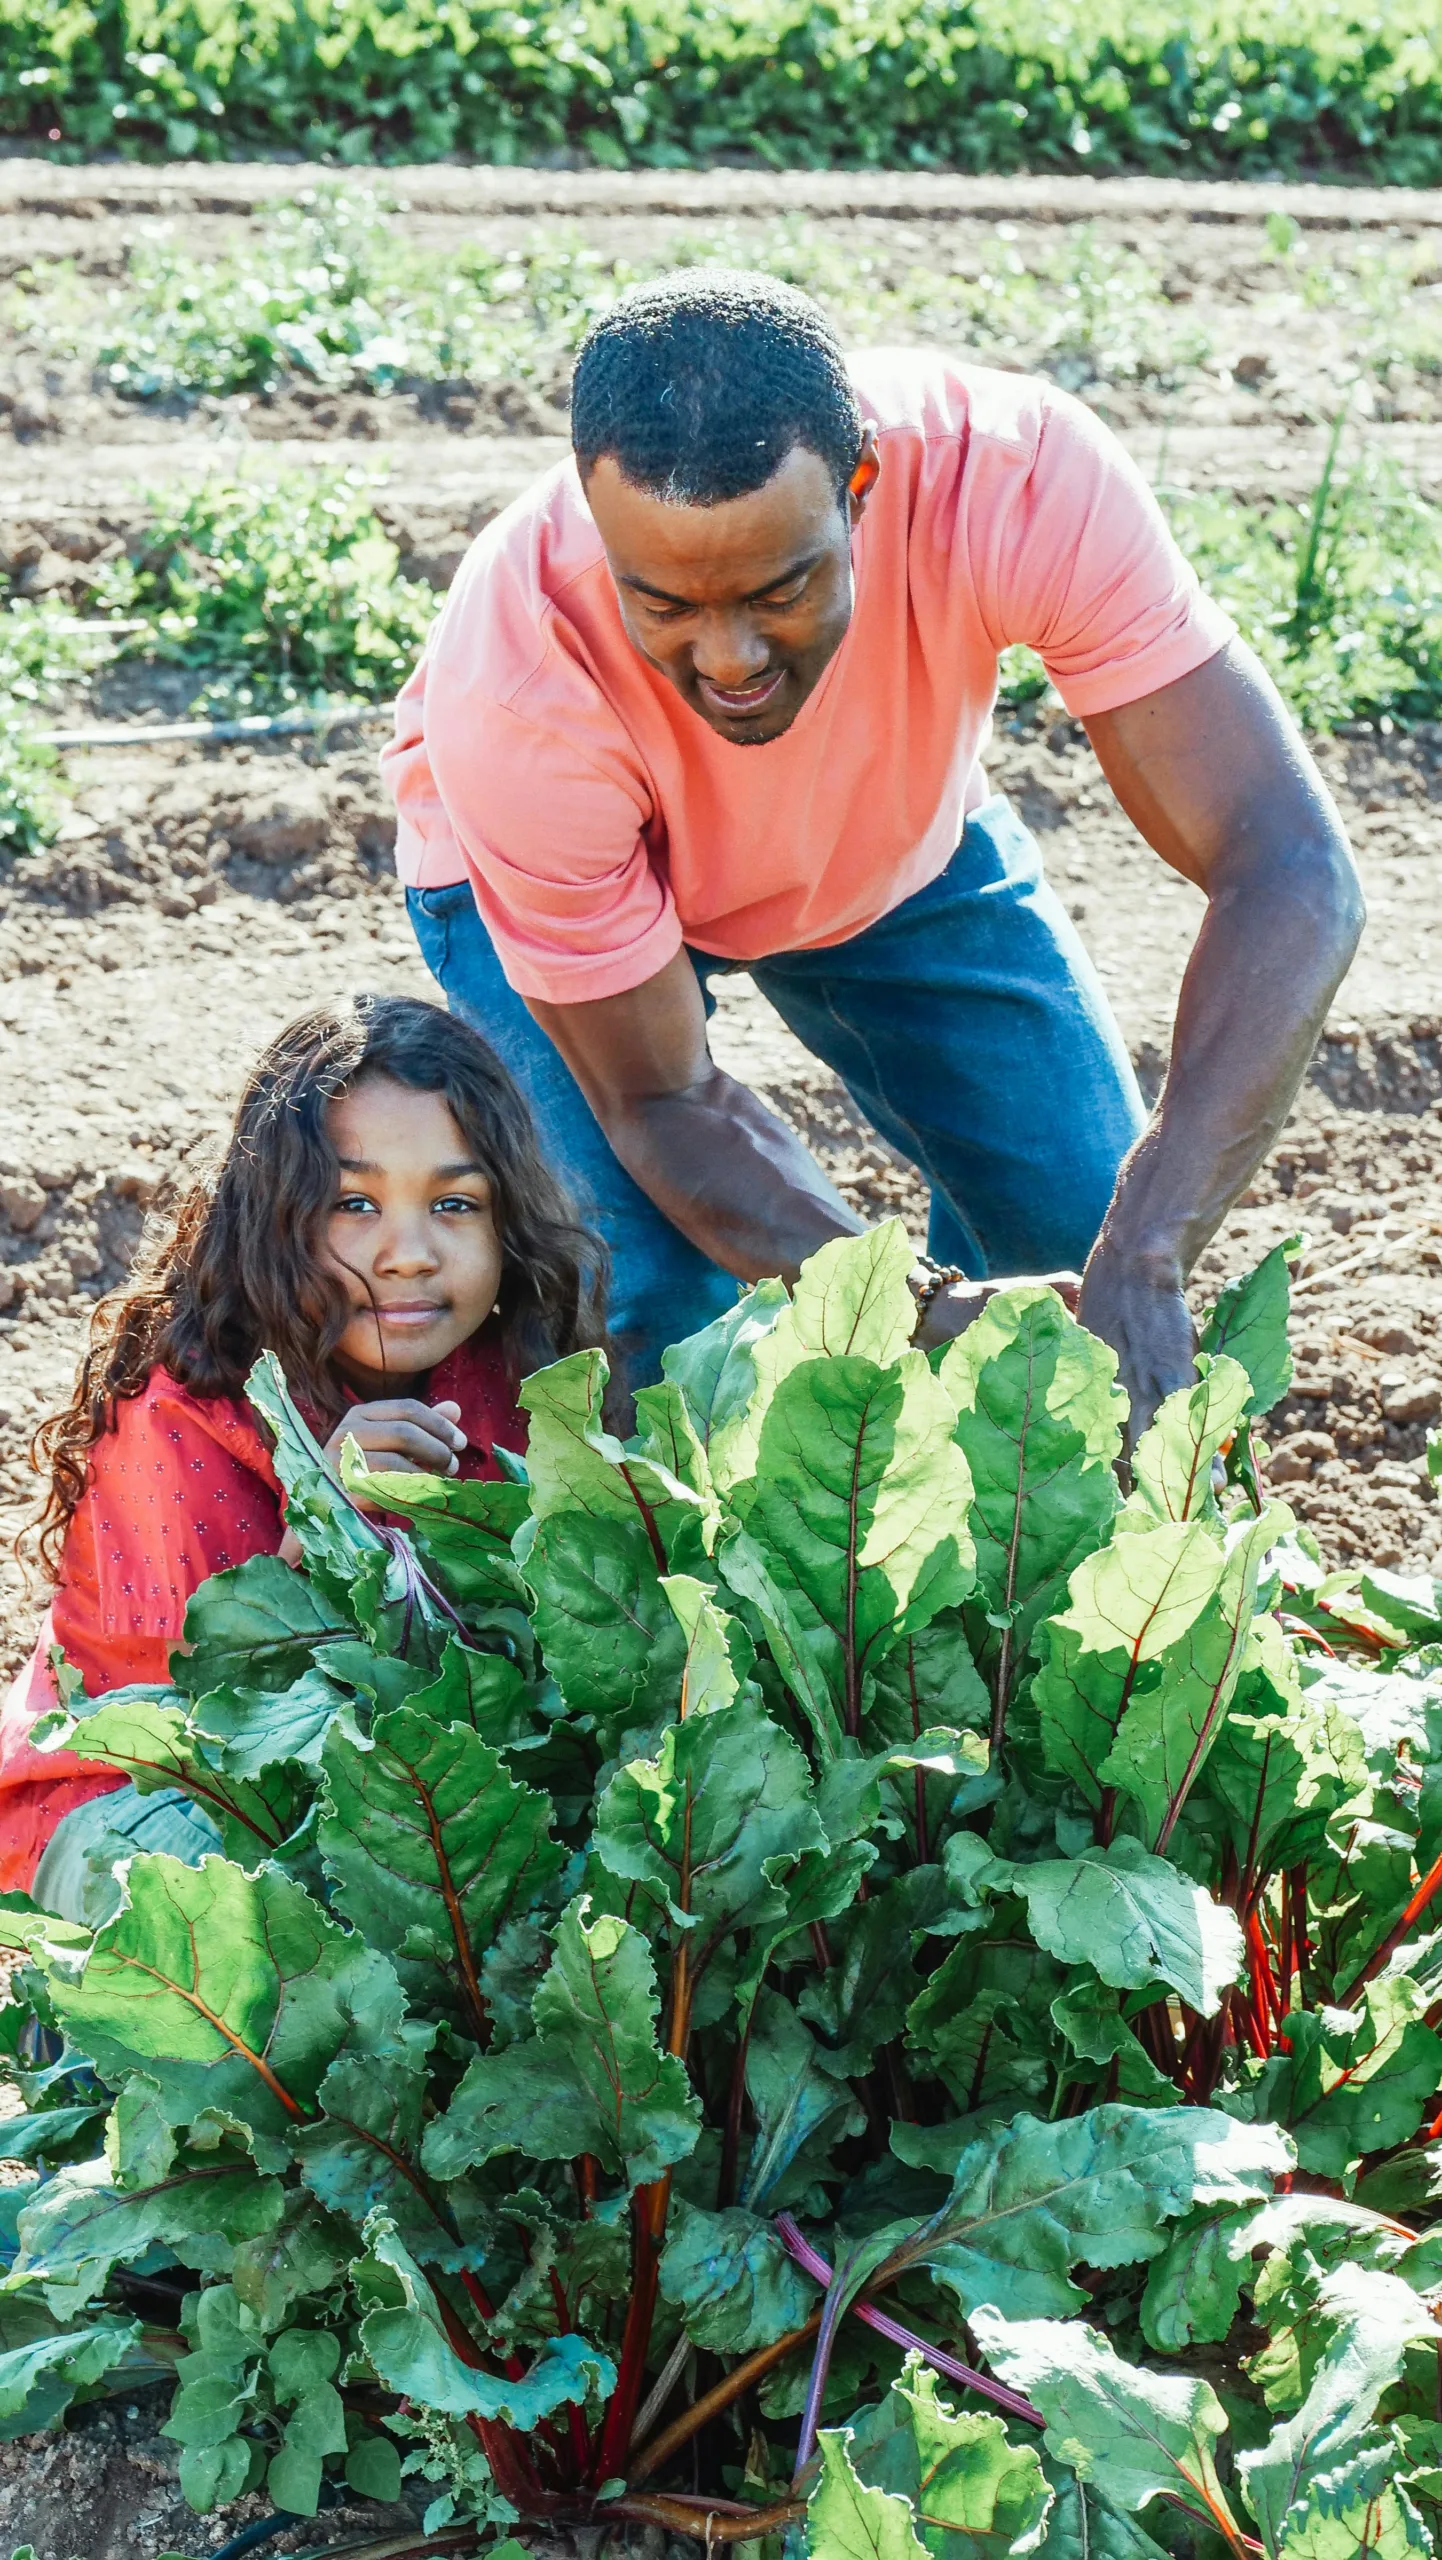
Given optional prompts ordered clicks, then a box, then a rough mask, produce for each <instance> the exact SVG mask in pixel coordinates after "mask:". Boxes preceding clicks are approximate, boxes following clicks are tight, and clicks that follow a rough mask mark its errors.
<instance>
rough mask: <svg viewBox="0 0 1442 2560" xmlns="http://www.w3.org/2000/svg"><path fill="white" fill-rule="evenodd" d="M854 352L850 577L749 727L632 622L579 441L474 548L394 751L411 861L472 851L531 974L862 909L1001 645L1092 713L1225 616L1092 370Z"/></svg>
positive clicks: (870, 903)
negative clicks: (836, 642)
mask: <svg viewBox="0 0 1442 2560" xmlns="http://www.w3.org/2000/svg"><path fill="white" fill-rule="evenodd" d="M852 372H853V376H854V380H855V383H856V389H857V393H858V396H859V399H860V403H861V408H862V411H863V414H864V415H865V416H867V417H869V418H872V419H874V420H875V422H876V425H877V428H878V431H879V444H880V451H881V476H880V479H879V481H878V482H877V485H876V487H875V489H874V490H873V491H872V494H871V498H870V501H869V503H868V505H867V508H866V511H865V513H864V515H863V516H862V519H861V522H860V525H859V526H858V528H857V531H856V533H855V535H854V537H853V540H852V562H853V572H854V581H855V607H854V611H853V614H852V619H851V623H850V627H849V629H848V630H847V633H846V636H845V638H844V639H843V641H842V643H841V646H840V648H839V649H838V651H837V653H836V655H835V657H834V658H833V659H832V660H831V663H830V665H829V666H828V667H827V669H826V671H825V673H824V674H823V676H822V678H821V681H820V683H819V684H818V685H817V687H816V689H815V691H814V692H813V693H812V694H811V695H810V697H809V698H808V700H807V701H806V703H805V704H804V705H803V707H802V710H801V711H800V713H799V714H798V716H797V718H796V720H795V721H794V722H793V723H792V726H791V727H790V728H789V729H788V730H787V731H786V732H785V733H784V735H783V736H781V737H779V738H776V739H773V740H772V741H771V742H770V743H769V744H768V745H766V746H735V745H732V744H731V743H730V742H729V741H727V740H726V739H723V738H720V737H718V736H717V735H716V732H715V731H714V730H713V729H711V728H709V727H708V726H707V724H706V722H705V721H704V720H702V718H701V717H700V715H699V713H697V712H695V711H693V710H692V709H691V708H690V706H689V704H687V703H686V702H684V701H683V700H682V698H681V696H680V695H679V694H678V693H677V692H676V691H675V689H674V687H673V686H671V685H670V684H668V683H667V681H666V679H665V678H664V677H663V676H661V675H659V674H657V672H656V671H655V669H654V668H652V667H650V666H648V665H647V663H646V661H645V659H644V658H642V657H641V656H640V654H639V652H638V651H637V650H636V649H635V648H633V646H632V644H631V642H630V641H629V640H628V639H627V637H626V634H625V631H624V629H623V627H622V623H621V616H620V611H619V608H618V604H617V599H616V592H615V588H614V586H613V584H612V581H611V577H610V573H609V571H608V569H607V567H606V562H605V557H604V555H603V552H602V549H601V542H600V537H599V535H598V534H597V532H596V528H595V525H594V524H593V522H592V520H591V515H590V511H589V509H588V507H587V505H586V501H585V497H584V495H583V493H582V489H581V484H580V479H579V477H578V474H577V471H576V467H575V464H574V462H566V463H564V464H562V465H561V466H559V467H558V468H557V469H556V470H553V471H551V472H549V473H548V474H547V475H546V476H545V477H544V478H542V479H541V480H539V481H537V483H536V484H535V486H534V487H533V488H531V489H529V490H527V491H526V492H525V494H524V495H523V496H522V497H520V498H518V499H517V500H516V501H515V503H514V504H513V505H512V506H510V507H508V508H507V509H506V511H505V512H504V514H502V515H500V516H498V517H497V518H496V520H495V522H494V523H493V524H491V525H489V526H487V528H486V530H485V532H484V533H482V534H481V535H480V537H479V539H478V540H477V541H476V542H475V543H473V544H472V546H471V549H470V551H469V552H468V553H467V555H466V558H465V560H464V561H463V563H462V565H461V569H460V573H459V575H458V577H457V579H456V582H455V585H454V586H453V588H452V589H451V592H450V595H449V597H448V598H447V601H446V605H445V609H444V611H443V612H442V614H441V616H440V619H439V622H438V624H437V626H436V630H435V633H434V636H433V637H432V639H431V641H430V644H429V646H428V647H427V649H426V653H425V656H424V658H423V659H422V661H421V664H420V666H419V667H418V669H417V671H416V673H415V675H414V676H413V677H412V679H411V681H410V683H409V684H408V685H407V686H406V689H405V691H404V693H403V694H402V695H401V697H400V701H399V703H398V704H397V707H396V729H395V737H394V740H393V741H392V742H391V743H390V744H389V745H388V746H387V747H386V749H385V751H384V754H383V757H382V764H383V769H384V771H385V774H386V778H387V781H388V783H389V786H390V789H391V792H392V794H393V796H394V799H395V803H396V809H397V814H398V819H399V827H398V836H397V861H398V867H399V870H400V873H401V877H402V879H403V880H405V881H406V882H407V883H409V884H410V885H412V886H414V887H419V888H436V887H440V886H443V885H445V884H447V883H450V882H454V881H460V880H465V879H467V878H469V880H470V881H471V883H472V886H473V888H474V890H475V895H476V901H477V904H478V905H479V907H480V911H481V915H482V917H483V919H484V921H485V923H486V925H487V927H488V929H489V931H490V934H491V936H492V939H493V940H494V942H495V945H496V948H497V950H498V952H499V954H500V957H501V961H502V964H503V966H504V968H505V971H506V975H507V977H508V978H509V980H510V982H511V984H512V985H513V986H514V987H516V988H517V989H518V990H519V992H520V993H521V994H522V995H523V996H536V997H540V998H542V999H545V1000H548V1001H550V1002H554V1003H566V1002H571V1001H586V1000H588V999H590V998H593V997H598V996H607V995H617V994H620V993H623V992H624V991H625V990H626V989H628V988H630V987H635V986H639V985H640V984H641V983H642V982H643V981H644V980H645V979H647V978H649V977H652V976H654V974H655V973H656V971H657V970H658V969H660V968H662V967H664V965H665V963H666V962H667V961H668V960H670V959H671V958H672V957H673V956H674V955H675V953H676V952H677V951H678V950H679V949H680V947H681V945H682V943H683V941H684V942H689V943H694V944H696V945H698V946H699V948H700V949H701V950H703V951H707V952H714V953H717V954H719V955H720V956H721V957H722V958H725V959H731V960H741V961H746V960H755V959H759V958H762V957H764V956H765V955H767V954H770V953H775V952H781V951H806V950H813V949H816V948H819V947H821V946H823V945H825V944H827V943H833V942H844V941H847V940H849V939H850V938H851V936H852V935H854V934H858V933H860V932H862V931H864V929H865V928H866V926H867V925H869V924H873V923H874V922H875V921H876V919H877V917H878V916H881V915H885V914H886V913H887V912H888V911H889V910H890V909H891V908H892V907H895V906H898V905H899V904H900V903H901V901H902V900H903V899H905V898H908V897H910V896H912V895H913V894H914V892H915V891H917V890H918V889H921V888H924V887H925V886H926V884H927V883H928V882H929V881H931V880H933V879H935V878H936V877H937V876H938V874H939V873H940V872H942V871H944V870H945V868H946V865H947V863H948V862H949V861H950V859H951V856H952V854H953V852H954V851H955V849H956V845H957V843H958V841H959V839H960V835H961V830H962V824H963V821H964V818H965V816H966V813H967V811H968V810H969V809H972V808H975V807H976V806H977V805H978V803H979V802H980V801H981V800H983V799H984V798H985V797H986V790H987V786H986V781H985V777H984V775H983V773H982V769H981V757H982V754H983V751H984V748H985V745H986V740H987V735H988V729H989V724H990V719H991V712H992V707H993V704H994V702H995V700H996V690H997V659H998V655H999V653H1000V651H1002V650H1003V649H1005V648H1007V647H1008V646H1009V645H1010V644H1011V643H1012V642H1015V641H1026V642H1028V643H1029V644H1030V645H1031V647H1032V648H1034V649H1036V650H1038V651H1039V652H1040V654H1041V657H1042V658H1043V660H1044V662H1045V664H1046V667H1047V671H1048V673H1049V675H1050V676H1051V679H1052V681H1053V683H1054V684H1055V685H1056V687H1057V690H1058V692H1059V693H1060V694H1061V697H1062V699H1063V701H1064V702H1065V703H1066V705H1067V707H1068V709H1069V710H1070V711H1072V712H1074V713H1076V714H1078V715H1083V716H1084V715H1087V714H1090V713H1093V712H1100V711H1111V710H1115V709H1116V708H1117V706H1118V705H1119V704H1121V703H1125V702H1134V701H1137V700H1139V699H1140V698H1141V697H1142V696H1143V695H1144V694H1148V693H1154V692H1156V691H1157V690H1158V689H1159V688H1160V687H1161V686H1163V685H1168V684H1171V683H1173V682H1174V681H1175V680H1176V679H1177V678H1178V677H1180V676H1184V675H1189V674H1190V673H1191V672H1192V670H1193V669H1194V668H1196V667H1199V666H1201V665H1203V664H1204V663H1205V661H1206V660H1207V659H1208V658H1211V657H1213V656H1215V654H1216V652H1217V651H1218V650H1219V649H1220V648H1221V647H1223V645H1224V644H1225V642H1226V641H1227V640H1228V639H1229V638H1230V637H1231V636H1232V632H1233V625H1232V623H1231V622H1230V621H1229V620H1228V618H1227V616H1226V615H1225V614H1224V613H1223V612H1222V611H1221V610H1220V608H1219V607H1218V606H1216V605H1215V604H1212V603H1211V602H1209V601H1208V599H1207V598H1206V597H1205V596H1204V595H1203V594H1202V592H1201V590H1200V588H1199V586H1198V584H1197V580H1196V577H1195V575H1194V574H1193V572H1192V570H1191V569H1190V568H1189V566H1188V565H1187V563H1186V561H1185V560H1184V559H1183V557H1182V555H1181V553H1180V551H1179V550H1178V549H1177V546H1176V544H1175V542H1174V541H1173V539H1172V537H1171V535H1170V533H1169V532H1168V530H1167V527H1166V524H1165V522H1164V521H1163V518H1162V515H1161V512H1160V510H1159V508H1158V506H1157V504H1156V501H1155V499H1154V498H1153V497H1152V495H1151V492H1150V491H1149V489H1148V488H1147V486H1146V484H1145V482H1144V481H1143V479H1142V476H1141V473H1140V472H1139V471H1138V470H1137V468H1136V466H1135V464H1134V463H1133V462H1132V461H1131V460H1130V459H1129V458H1128V456H1127V455H1126V453H1125V452H1124V451H1123V450H1122V447H1121V446H1120V445H1119V444H1118V442H1117V441H1116V438H1115V437H1114V436H1113V435H1112V434H1111V433H1110V432H1109V430H1108V429H1107V428H1106V427H1104V426H1103V425H1102V423H1101V421H1100V420H1099V419H1098V418H1096V417H1094V416H1093V414H1092V412H1091V411H1090V410H1089V409H1086V408H1084V407H1083V406H1082V405H1081V403H1080V402H1079V401H1076V400H1072V399H1069V398H1068V397H1067V395H1066V393H1065V392H1062V391H1058V390H1057V389H1055V388H1054V386H1053V385H1052V384H1051V383H1049V382H1043V381H1038V380H1033V379H1031V378H1029V377H1027V376H1025V375H1020V374H1011V373H993V372H991V371H989V370H987V369H986V368H985V367H983V366H979V365H969V364H962V363H958V362H955V361H953V360H952V359H951V358H950V357H948V356H945V355H941V354H937V353H934V352H921V353H915V354H897V353H892V352H873V353H870V354H865V355H859V356H857V357H855V358H854V359H853V362H852Z"/></svg>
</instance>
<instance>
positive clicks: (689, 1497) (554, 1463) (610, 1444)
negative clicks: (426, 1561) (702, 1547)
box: [518, 1351, 710, 1572]
mask: <svg viewBox="0 0 1442 2560" xmlns="http://www.w3.org/2000/svg"><path fill="white" fill-rule="evenodd" d="M608 1374H609V1371H608V1367H607V1362H606V1355H605V1353H604V1352H603V1351H576V1352H573V1353H572V1354H571V1357H570V1358H569V1359H568V1360H557V1361H555V1362H554V1363H553V1364H552V1366H551V1367H550V1368H549V1369H538V1370H537V1371H536V1373H535V1375H534V1376H533V1377H530V1378H527V1379H526V1381H525V1383H524V1385H523V1386H522V1388H521V1394H520V1400H521V1403H522V1404H523V1405H524V1406H525V1408H526V1411H527V1413H528V1414H529V1415H530V1431H529V1435H528V1437H527V1442H526V1472H527V1474H528V1476H529V1477H530V1483H531V1514H532V1517H533V1518H534V1519H536V1520H538V1521H540V1520H549V1519H550V1518H551V1517H552V1516H553V1514H555V1513H556V1512H567V1511H584V1512H589V1513H590V1514H591V1516H592V1517H593V1518H594V1519H597V1520H625V1521H631V1522H639V1523H640V1525H641V1526H642V1528H643V1529H644V1530H645V1533H646V1536H647V1539H648V1540H649V1542H650V1545H651V1549H652V1553H653V1555H654V1557H655V1561H656V1564H657V1566H658V1568H659V1569H660V1570H661V1571H662V1572H664V1571H665V1570H666V1565H667V1560H668V1549H667V1546H666V1537H667V1534H668V1533H669V1532H670V1531H672V1530H673V1529H674V1528H675V1527H676V1525H677V1515H678V1512H679V1514H680V1516H681V1518H682V1519H683V1520H686V1521H688V1522H689V1523H690V1524H692V1525H693V1526H699V1524H700V1521H701V1519H702V1517H703V1515H705V1514H707V1513H708V1511H709V1509H710V1498H709V1497H707V1496H704V1495H702V1494H701V1493H699V1492H698V1491H697V1490H696V1489H695V1488H693V1487H692V1486H690V1485H687V1484H685V1483H683V1482H682V1480H681V1478H680V1477H679V1476H675V1475H672V1474H671V1473H670V1471H669V1469H668V1468H666V1467H665V1466H663V1465H660V1464H658V1462H657V1461H656V1460H655V1459H654V1458H649V1457H643V1456H641V1455H639V1454H637V1453H636V1452H634V1451H631V1450H628V1449H627V1448H626V1447H625V1445H624V1444H623V1443H622V1442H621V1441H620V1440H618V1439H617V1438H616V1436H615V1434H614V1432H610V1431H608V1430H607V1429H606V1426H605V1422H604V1420H603V1418H602V1410H601V1408H602V1402H603V1399H604V1396H605V1391H606V1381H607V1377H608ZM522 1545H524V1541H522ZM518 1552H520V1549H518Z"/></svg>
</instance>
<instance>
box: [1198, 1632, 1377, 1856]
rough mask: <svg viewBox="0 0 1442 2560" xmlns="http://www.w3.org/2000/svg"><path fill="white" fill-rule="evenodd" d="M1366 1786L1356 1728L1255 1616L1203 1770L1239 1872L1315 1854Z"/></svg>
mask: <svg viewBox="0 0 1442 2560" xmlns="http://www.w3.org/2000/svg"><path fill="white" fill-rule="evenodd" d="M1366 1785H1367V1759H1366V1750H1365V1747H1364V1744H1363V1741H1362V1737H1361V1735H1360V1734H1359V1732H1358V1730H1357V1727H1356V1726H1355V1724H1354V1723H1353V1722H1352V1721H1351V1719H1350V1717H1348V1716H1347V1715H1346V1714H1344V1713H1342V1712H1341V1711H1339V1709H1338V1708H1337V1707H1336V1706H1335V1705H1334V1704H1333V1703H1332V1701H1331V1699H1330V1698H1329V1696H1328V1695H1327V1694H1326V1693H1325V1691H1321V1690H1318V1689H1315V1688H1308V1689H1305V1690H1304V1689H1303V1687H1302V1685H1301V1681H1300V1679H1299V1677H1298V1668H1297V1659H1296V1655H1295V1653H1294V1651H1293V1649H1292V1647H1291V1646H1290V1645H1289V1643H1288V1641H1287V1638H1286V1636H1285V1635H1284V1634H1283V1631H1282V1629H1281V1628H1280V1627H1279V1626H1278V1624H1277V1622H1276V1620H1275V1619H1274V1618H1269V1617H1260V1618H1258V1619H1257V1620H1256V1621H1255V1623H1254V1626H1253V1630H1252V1636H1251V1639H1250V1642H1249V1645H1248V1649H1247V1655H1246V1658H1245V1661H1244V1664H1243V1669H1242V1675H1241V1678H1240V1679H1239V1681H1238V1683H1237V1687H1236V1692H1235V1694H1234V1697H1233V1700H1232V1706H1231V1710H1230V1712H1229V1714H1228V1716H1227V1718H1226V1721H1225V1723H1224V1724H1223V1726H1222V1730H1221V1733H1220V1734H1219V1736H1218V1738H1217V1741H1216V1743H1215V1744H1214V1746H1213V1748H1212V1751H1211V1753H1210V1755H1209V1757H1208V1760H1207V1767H1206V1777H1205V1788H1206V1794H1207V1798H1208V1800H1209V1803H1211V1804H1214V1805H1216V1806H1218V1807H1220V1809H1221V1812H1222V1817H1223V1823H1224V1826H1225V1830H1226V1833H1227V1835H1228V1836H1229V1838H1230V1840H1231V1843H1232V1847H1233V1849H1234V1851H1235V1853H1236V1858H1237V1864H1238V1867H1239V1869H1240V1871H1241V1872H1242V1873H1243V1874H1244V1875H1250V1876H1251V1877H1253V1878H1254V1879H1255V1878H1259V1877H1261V1876H1264V1875H1266V1874H1268V1873H1271V1872H1275V1871H1276V1870H1277V1869H1279V1868H1283V1867H1295V1866H1301V1865H1303V1864H1305V1863H1306V1861H1307V1860H1309V1859H1311V1858H1315V1857H1317V1856H1319V1855H1320V1854H1321V1852H1322V1851H1323V1849H1324V1847H1325V1844H1326V1840H1327V1828H1328V1824H1329V1823H1330V1822H1331V1820H1332V1817H1333V1816H1334V1815H1335V1814H1338V1813H1340V1812H1341V1810H1342V1808H1343V1806H1344V1805H1347V1804H1349V1803H1351V1802H1352V1800H1353V1799H1354V1798H1356V1797H1358V1796H1359V1795H1360V1794H1361V1792H1362V1790H1363V1789H1364V1788H1365V1787H1366Z"/></svg>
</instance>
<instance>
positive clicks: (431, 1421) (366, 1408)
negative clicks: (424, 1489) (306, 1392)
mask: <svg viewBox="0 0 1442 2560" xmlns="http://www.w3.org/2000/svg"><path fill="white" fill-rule="evenodd" d="M460 1415H461V1408H460V1406H459V1405H458V1404H422V1403H421V1400H420V1398H419V1396H395V1397H391V1398H388V1399H386V1400H385V1401H384V1402H382V1403H377V1404H353V1405H352V1406H351V1409H350V1411H349V1413H348V1414H347V1415H346V1416H345V1419H344V1421H343V1422H341V1423H340V1424H339V1425H338V1429H339V1432H340V1434H341V1436H342V1437H344V1435H345V1434H346V1432H348V1431H350V1432H354V1434H355V1437H356V1438H357V1440H359V1442H360V1444H361V1447H362V1448H364V1447H365V1446H366V1430H367V1428H368V1427H369V1426H370V1424H372V1423H387V1424H389V1423H395V1422H411V1423H417V1424H419V1425H420V1427H421V1429H422V1430H424V1431H429V1432H430V1433H431V1435H432V1437H433V1438H435V1439H438V1440H444V1442H445V1443H446V1446H447V1447H448V1448H450V1449H457V1450H459V1449H464V1447H465V1445H466V1435H465V1433H464V1431H463V1430H462V1429H461V1422H460Z"/></svg>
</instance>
